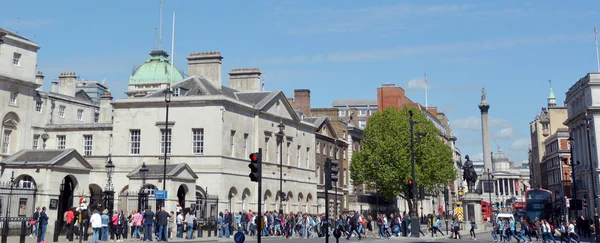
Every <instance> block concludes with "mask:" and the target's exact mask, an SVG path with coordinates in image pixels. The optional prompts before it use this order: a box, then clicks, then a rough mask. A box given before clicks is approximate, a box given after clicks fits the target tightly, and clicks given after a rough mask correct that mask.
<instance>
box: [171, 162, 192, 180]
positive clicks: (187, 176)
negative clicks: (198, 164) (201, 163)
mask: <svg viewBox="0 0 600 243" xmlns="http://www.w3.org/2000/svg"><path fill="white" fill-rule="evenodd" d="M172 176H173V178H177V179H183V180H196V179H197V178H198V176H197V175H196V173H194V171H192V169H191V168H190V167H189V166H187V164H186V165H185V166H182V167H181V168H180V169H179V170H177V171H174V172H173V175H172Z"/></svg>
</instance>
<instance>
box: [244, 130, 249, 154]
mask: <svg viewBox="0 0 600 243" xmlns="http://www.w3.org/2000/svg"><path fill="white" fill-rule="evenodd" d="M243 154H248V134H247V133H244V153H243Z"/></svg>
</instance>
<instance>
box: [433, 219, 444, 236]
mask: <svg viewBox="0 0 600 243" xmlns="http://www.w3.org/2000/svg"><path fill="white" fill-rule="evenodd" d="M432 228H433V233H434V234H435V237H437V233H438V232H440V234H442V236H444V233H442V231H441V230H440V216H437V217H434V218H433V226H432Z"/></svg>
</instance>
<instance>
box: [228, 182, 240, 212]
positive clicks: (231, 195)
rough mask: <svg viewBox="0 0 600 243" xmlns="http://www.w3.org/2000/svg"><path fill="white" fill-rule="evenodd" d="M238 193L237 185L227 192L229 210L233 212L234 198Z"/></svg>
mask: <svg viewBox="0 0 600 243" xmlns="http://www.w3.org/2000/svg"><path fill="white" fill-rule="evenodd" d="M237 194H238V191H237V189H236V188H235V187H232V188H231V189H229V193H228V194H227V199H228V200H229V208H228V209H229V212H233V209H234V208H233V203H234V201H233V199H234V198H235V196H236V195H237Z"/></svg>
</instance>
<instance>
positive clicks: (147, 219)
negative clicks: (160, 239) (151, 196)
mask: <svg viewBox="0 0 600 243" xmlns="http://www.w3.org/2000/svg"><path fill="white" fill-rule="evenodd" d="M143 219H144V241H152V224H153V223H154V212H153V211H152V207H150V206H148V207H147V208H146V212H144V216H143Z"/></svg>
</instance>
